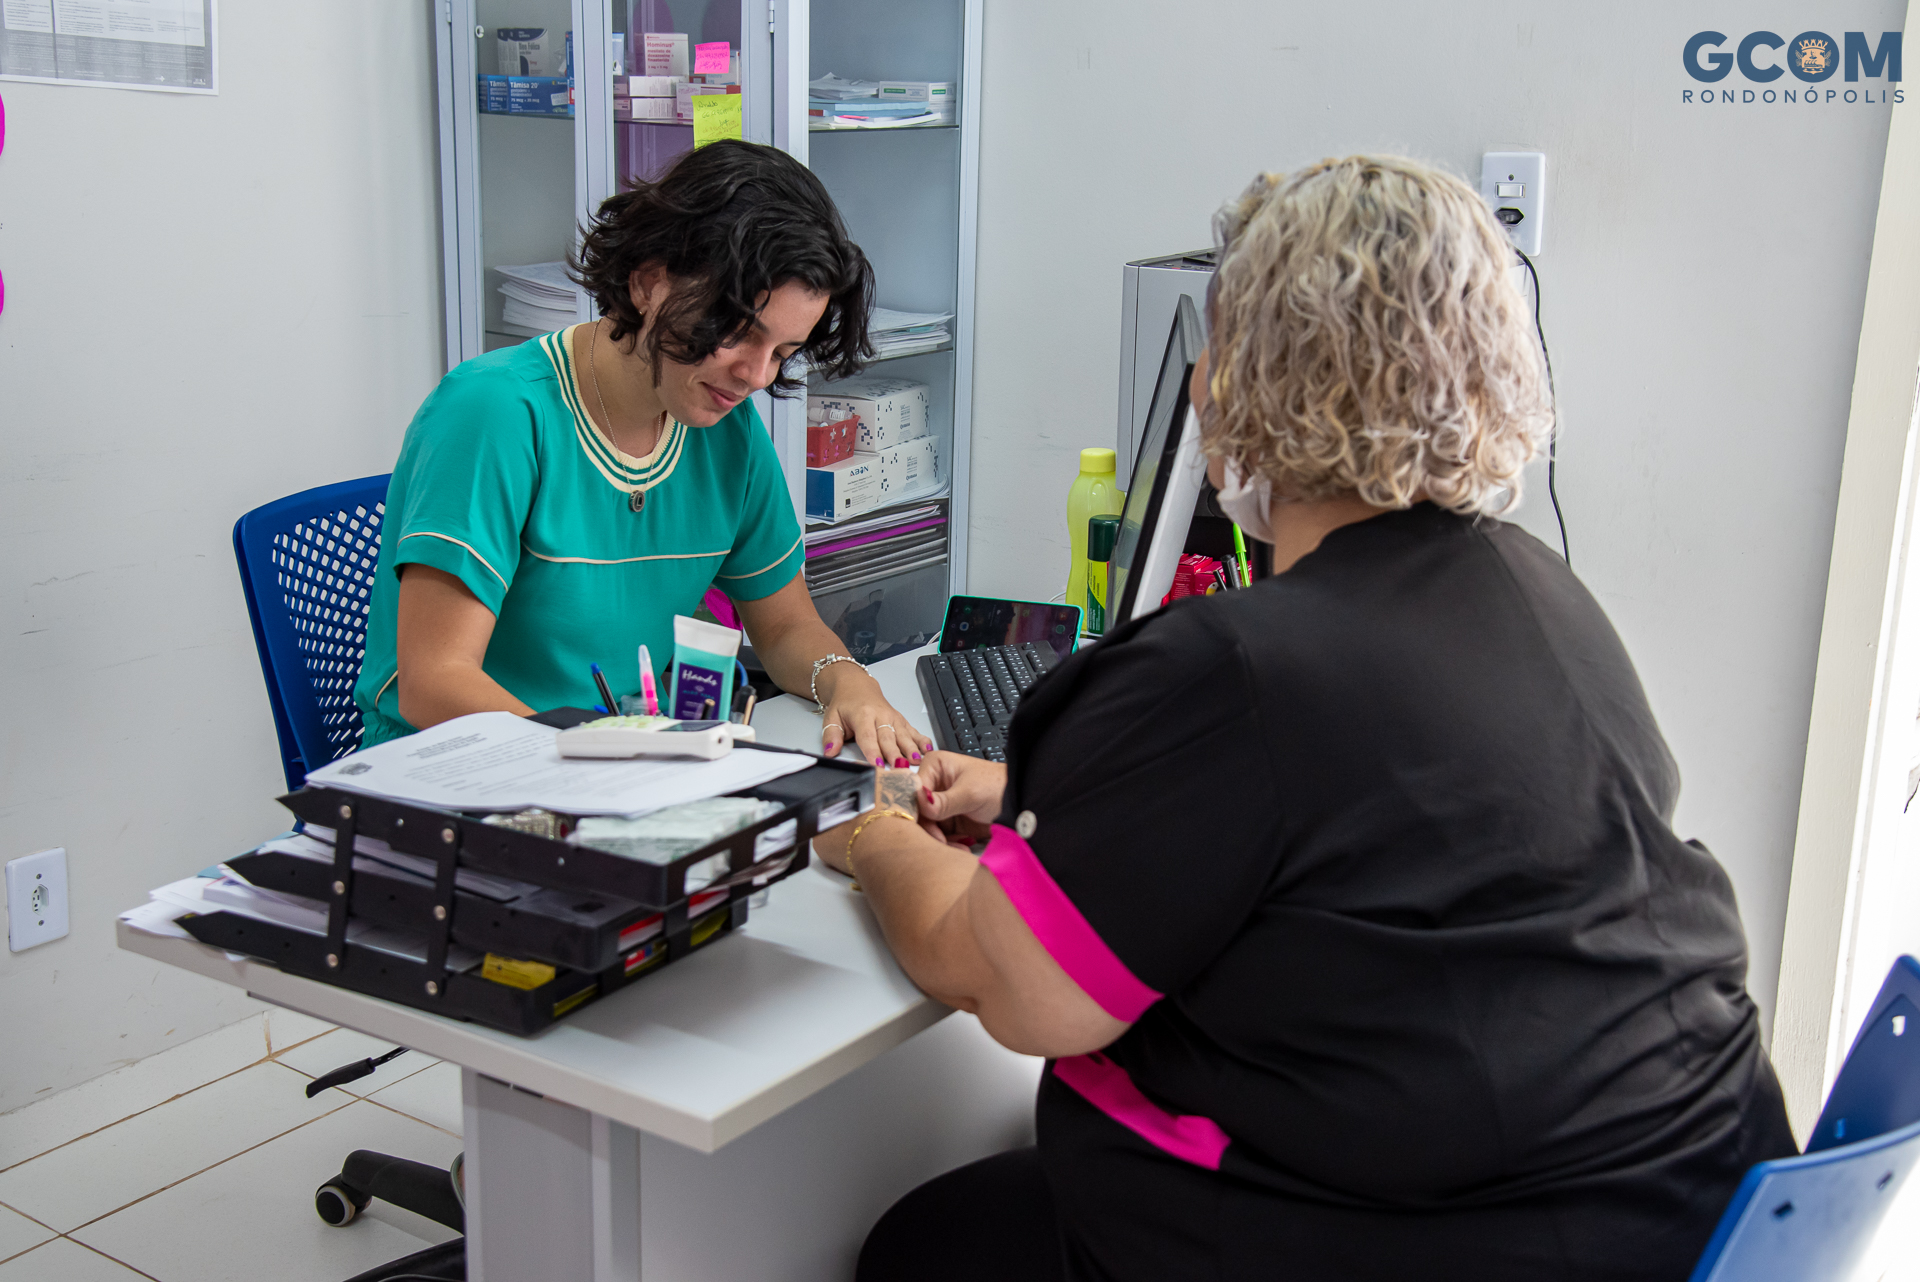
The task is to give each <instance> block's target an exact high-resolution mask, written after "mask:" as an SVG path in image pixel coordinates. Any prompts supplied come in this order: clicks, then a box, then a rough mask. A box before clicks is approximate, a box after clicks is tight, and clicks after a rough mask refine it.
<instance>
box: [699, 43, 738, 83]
mask: <svg viewBox="0 0 1920 1282" xmlns="http://www.w3.org/2000/svg"><path fill="white" fill-rule="evenodd" d="M732 54H733V48H732V46H731V45H729V44H728V43H727V42H726V41H724V40H715V41H713V42H712V43H711V44H703V45H695V46H694V47H693V74H694V75H696V76H724V75H726V74H727V68H728V65H729V64H730V63H731V62H732Z"/></svg>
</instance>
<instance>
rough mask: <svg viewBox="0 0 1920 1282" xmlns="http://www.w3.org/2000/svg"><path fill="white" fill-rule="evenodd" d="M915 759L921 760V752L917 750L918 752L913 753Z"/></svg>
mask: <svg viewBox="0 0 1920 1282" xmlns="http://www.w3.org/2000/svg"><path fill="white" fill-rule="evenodd" d="M913 759H914V760H915V761H918V760H920V754H919V753H917V752H916V753H914V754H913Z"/></svg>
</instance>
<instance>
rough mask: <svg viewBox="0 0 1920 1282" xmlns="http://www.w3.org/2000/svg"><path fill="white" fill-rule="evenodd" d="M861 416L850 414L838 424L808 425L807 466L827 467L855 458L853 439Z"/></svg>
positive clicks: (858, 427)
mask: <svg viewBox="0 0 1920 1282" xmlns="http://www.w3.org/2000/svg"><path fill="white" fill-rule="evenodd" d="M859 429H860V416H859V415H858V414H849V415H848V416H847V417H845V418H843V419H841V420H839V421H838V422H836V423H809V424H807V466H808V467H826V466H828V465H829V464H833V463H838V462H839V461H840V460H841V459H843V458H851V457H852V456H853V439H854V435H855V433H857V432H858V431H859Z"/></svg>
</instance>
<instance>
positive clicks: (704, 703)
mask: <svg viewBox="0 0 1920 1282" xmlns="http://www.w3.org/2000/svg"><path fill="white" fill-rule="evenodd" d="M714 707H715V705H714V702H713V700H711V699H702V700H701V701H700V719H701V720H702V721H711V720H713V710H714Z"/></svg>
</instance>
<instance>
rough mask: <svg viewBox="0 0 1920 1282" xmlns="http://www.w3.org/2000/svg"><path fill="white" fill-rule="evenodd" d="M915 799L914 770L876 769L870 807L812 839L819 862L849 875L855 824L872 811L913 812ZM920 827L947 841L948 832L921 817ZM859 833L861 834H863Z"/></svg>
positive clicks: (850, 873) (917, 798) (929, 834)
mask: <svg viewBox="0 0 1920 1282" xmlns="http://www.w3.org/2000/svg"><path fill="white" fill-rule="evenodd" d="M918 801H919V796H918V789H917V786H916V784H915V780H914V774H913V771H911V770H887V769H884V768H883V769H879V770H876V771H874V777H873V809H872V810H863V811H861V812H860V813H859V814H857V815H855V816H854V817H853V818H851V819H849V820H847V821H846V822H845V823H843V824H838V825H836V826H834V827H832V828H829V829H827V830H826V831H825V832H822V833H820V834H819V835H818V836H816V837H815V838H814V839H813V849H814V853H815V854H817V855H819V856H820V860H821V862H822V863H824V864H826V866H827V867H829V868H831V869H833V870H834V871H835V872H840V873H845V874H847V875H848V876H849V877H851V876H852V875H853V868H852V865H851V863H850V861H849V858H848V856H849V854H850V853H851V852H850V851H849V850H848V846H849V844H850V843H851V842H852V839H853V829H854V825H856V824H858V823H859V822H860V821H861V820H862V819H865V818H866V817H867V816H868V815H870V814H872V813H873V812H874V810H893V811H899V812H901V813H903V814H909V815H912V814H916V813H917V809H916V807H917V805H918ZM920 829H921V831H923V832H925V833H926V834H927V835H928V836H930V837H932V838H933V839H934V840H935V841H938V842H940V843H941V844H943V845H945V844H948V839H947V835H946V834H945V833H944V832H942V831H941V830H940V829H939V828H938V827H937V826H935V825H934V824H933V823H931V822H929V821H927V820H926V819H924V818H922V820H921V822H920ZM861 835H862V837H864V836H865V835H866V834H864V833H862V834H861Z"/></svg>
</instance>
